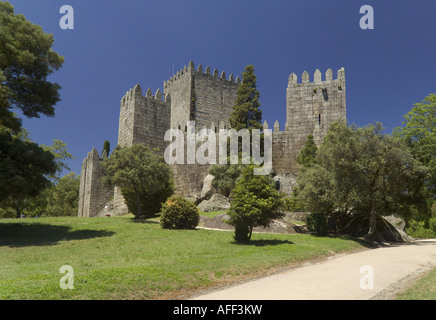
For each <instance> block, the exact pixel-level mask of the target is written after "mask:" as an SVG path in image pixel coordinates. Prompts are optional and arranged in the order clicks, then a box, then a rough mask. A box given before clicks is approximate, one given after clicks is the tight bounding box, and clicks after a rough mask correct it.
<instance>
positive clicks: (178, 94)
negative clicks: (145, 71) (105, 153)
mask: <svg viewBox="0 0 436 320" xmlns="http://www.w3.org/2000/svg"><path fill="white" fill-rule="evenodd" d="M241 80H242V79H241V77H240V76H237V77H235V75H234V74H233V73H231V74H228V73H227V72H225V71H222V70H221V71H219V70H218V69H217V68H213V69H212V67H210V66H206V67H204V66H203V65H202V64H199V65H198V66H195V65H194V63H193V62H192V61H189V63H188V65H186V66H184V67H183V68H182V69H180V70H179V71H177V72H176V73H175V74H173V75H172V76H171V77H170V78H169V80H167V81H164V82H163V87H162V89H157V90H156V91H155V93H154V94H153V92H152V89H151V88H148V89H147V90H146V91H145V90H144V91H143V90H142V88H141V86H140V85H139V84H136V85H135V86H134V87H133V88H131V89H130V90H129V91H127V92H126V94H125V95H124V96H123V97H122V99H121V107H120V117H119V128H118V145H119V146H121V147H126V146H131V145H132V144H136V143H140V144H143V145H146V146H148V147H150V148H153V149H155V148H157V149H158V150H160V151H159V152H160V153H161V154H163V153H164V151H165V149H166V148H167V147H168V141H165V139H164V137H165V134H166V132H167V130H169V129H179V130H181V131H182V132H183V134H184V135H186V136H188V134H189V133H193V132H192V131H191V132H189V133H188V132H187V131H188V130H190V125H188V123H191V122H194V123H195V130H194V132H195V134H198V133H199V132H200V131H201V130H204V129H207V132H206V134H207V135H210V133H211V132H214V133H215V134H216V136H217V137H219V133H220V130H221V129H231V128H230V123H229V116H230V114H231V112H232V110H233V106H234V103H235V101H236V99H237V92H238V88H239V87H240V83H241ZM161 90H162V91H161ZM343 120H346V82H345V69H344V68H341V69H339V70H338V71H337V72H336V75H335V76H334V72H333V70H332V69H328V70H327V71H326V72H325V73H324V74H323V73H322V72H321V71H320V70H319V69H316V70H315V72H314V73H313V74H312V75H309V73H308V72H307V71H304V72H303V73H302V75H301V76H300V79H299V77H297V75H296V74H295V73H292V74H291V75H290V76H289V81H288V86H287V90H286V119H283V120H281V122H282V123H279V121H275V122H274V124H272V123H271V124H268V122H267V121H265V122H264V124H263V129H264V130H266V129H272V152H273V154H272V166H273V167H272V169H273V171H274V173H276V174H277V176H276V178H277V177H279V176H280V177H279V180H276V181H279V182H280V183H282V182H283V181H285V180H286V179H287V178H286V179H285V178H284V177H291V178H292V176H293V175H295V174H296V173H297V172H298V170H299V168H300V165H299V164H298V162H297V160H296V159H297V156H298V154H299V153H300V151H301V150H302V149H303V147H304V144H305V142H306V140H307V137H308V135H312V136H313V137H314V142H315V143H316V144H317V145H320V144H321V143H322V141H323V139H324V137H325V136H326V135H327V132H328V128H329V126H330V125H331V124H332V123H335V122H337V121H343ZM202 133H204V132H202ZM198 137H199V138H197V136H196V141H197V144H199V145H201V144H203V143H204V140H202V137H203V135H202V134H200V135H198ZM207 139H209V137H208V138H207ZM185 146H186V144H185ZM208 155H209V151H208ZM101 161H102V160H101V159H100V156H99V154H98V152H97V151H96V150H95V149H93V150H92V151H91V152H90V153H89V154H88V156H87V157H86V158H85V160H84V161H83V164H82V174H81V182H80V183H81V185H80V199H79V216H96V215H97V214H98V213H99V210H100V209H101V206H102V205H104V202H105V201H106V200H108V201H109V199H110V198H111V194H112V195H113V208H114V209H113V213H115V214H124V213H127V212H128V209H127V206H126V205H125V202H124V199H123V197H122V194H121V191H120V190H119V188H115V189H114V190H112V192H109V193H108V192H107V190H105V189H102V188H100V186H99V185H98V184H97V181H98V180H99V178H100V177H101V175H103V172H102V171H101V170H100V169H101V168H100V166H99V164H100V162H101ZM208 169H209V165H208V164H205V165H204V164H199V163H196V164H189V165H188V164H186V165H172V171H173V173H174V183H175V185H176V186H177V188H178V192H179V193H182V194H184V195H187V194H195V195H197V194H199V193H200V192H201V190H202V188H203V183H204V181H205V177H206V176H207V175H208ZM282 178H283V179H285V180H281V179H282ZM291 180H292V179H291ZM288 191H289V192H291V191H292V185H291V186H290V188H289V189H288Z"/></svg>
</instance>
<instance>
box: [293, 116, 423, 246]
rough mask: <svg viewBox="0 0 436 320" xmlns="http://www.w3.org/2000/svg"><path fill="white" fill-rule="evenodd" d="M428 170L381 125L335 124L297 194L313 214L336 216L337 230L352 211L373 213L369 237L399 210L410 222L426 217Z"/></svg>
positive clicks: (301, 176) (301, 179) (305, 172)
mask: <svg viewBox="0 0 436 320" xmlns="http://www.w3.org/2000/svg"><path fill="white" fill-rule="evenodd" d="M426 174H427V170H426V168H425V167H423V166H422V165H421V164H420V163H419V162H418V161H417V160H415V159H414V158H413V156H412V155H411V153H410V152H409V150H408V148H407V147H406V146H405V144H404V143H403V142H402V141H401V140H400V139H398V138H395V137H391V136H389V135H386V134H384V133H383V128H382V127H381V124H379V123H377V124H375V125H369V126H366V127H363V128H356V127H355V126H347V125H346V124H345V123H336V124H332V125H331V126H330V129H329V132H328V134H327V136H326V138H325V139H324V143H323V144H322V145H321V147H320V149H319V150H318V152H317V155H316V159H315V161H314V163H313V164H312V165H311V167H310V168H307V169H306V170H302V171H300V173H299V174H298V198H299V199H300V200H301V202H302V203H304V206H305V207H306V208H307V209H308V211H310V212H323V213H325V214H329V215H330V216H333V217H336V218H337V220H338V221H337V226H338V229H339V231H340V230H342V228H344V227H346V224H347V221H348V220H349V217H350V215H351V214H353V213H356V212H358V213H361V214H364V215H367V216H368V217H369V224H370V227H369V231H368V235H369V236H370V238H371V237H373V236H375V235H376V234H377V226H376V221H377V217H379V216H383V215H391V214H392V213H396V214H397V215H399V216H402V217H403V218H404V219H405V220H406V223H407V221H408V220H410V219H411V218H412V216H416V215H417V214H419V215H424V216H425V215H428V214H429V211H430V210H429V208H428V206H427V202H426V201H425V198H424V184H423V183H424V179H425V177H426Z"/></svg>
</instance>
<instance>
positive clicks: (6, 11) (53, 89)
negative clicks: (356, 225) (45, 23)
mask: <svg viewBox="0 0 436 320" xmlns="http://www.w3.org/2000/svg"><path fill="white" fill-rule="evenodd" d="M0 34H1V36H0V116H1V117H0V125H3V126H6V127H8V128H10V129H13V130H14V132H18V131H19V129H20V127H21V121H20V119H18V118H17V117H16V115H15V114H14V113H13V112H12V108H14V107H15V108H17V109H19V110H20V111H21V112H22V114H23V115H24V116H26V117H31V118H34V117H39V116H40V115H41V114H43V115H46V116H54V105H55V104H56V103H57V102H58V101H60V96H59V90H60V86H59V85H58V84H57V83H51V82H50V81H48V80H47V77H48V76H49V75H50V74H52V73H53V71H54V70H58V69H59V68H60V67H61V66H62V64H63V62H64V58H63V57H62V56H60V55H59V54H58V53H56V52H55V51H53V50H52V45H53V35H52V34H46V33H45V32H44V31H43V30H42V27H41V26H38V25H35V24H33V23H31V22H30V21H28V20H26V18H25V17H24V16H23V15H22V14H15V12H14V7H13V6H12V5H11V4H10V3H9V2H0Z"/></svg>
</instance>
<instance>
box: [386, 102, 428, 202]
mask: <svg viewBox="0 0 436 320" xmlns="http://www.w3.org/2000/svg"><path fill="white" fill-rule="evenodd" d="M394 135H395V136H398V137H400V138H401V139H403V141H405V143H406V144H407V146H408V147H409V148H410V150H411V151H412V154H413V156H414V157H415V158H416V159H418V160H419V161H420V162H421V163H422V164H423V165H425V166H426V167H427V168H428V169H429V171H430V176H429V178H428V179H427V181H426V185H427V188H428V191H429V193H430V197H431V198H432V199H433V201H434V200H435V199H436V94H430V95H428V96H427V97H426V98H425V99H424V100H423V101H422V102H421V103H416V104H415V106H414V107H413V108H412V110H410V111H409V112H408V113H407V114H406V115H405V116H404V121H403V126H402V127H398V128H395V129H394Z"/></svg>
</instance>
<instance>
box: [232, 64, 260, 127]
mask: <svg viewBox="0 0 436 320" xmlns="http://www.w3.org/2000/svg"><path fill="white" fill-rule="evenodd" d="M259 97H260V93H259V91H258V90H257V84H256V75H255V74H254V67H253V66H252V65H248V66H246V67H245V70H244V72H243V73H242V83H241V85H240V86H239V88H238V93H237V98H236V101H235V105H234V106H233V111H232V113H231V114H230V118H229V122H230V126H231V127H232V129H235V130H236V131H239V130H241V129H248V130H250V131H251V129H262V128H263V127H262V123H261V120H262V110H260V102H259Z"/></svg>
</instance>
